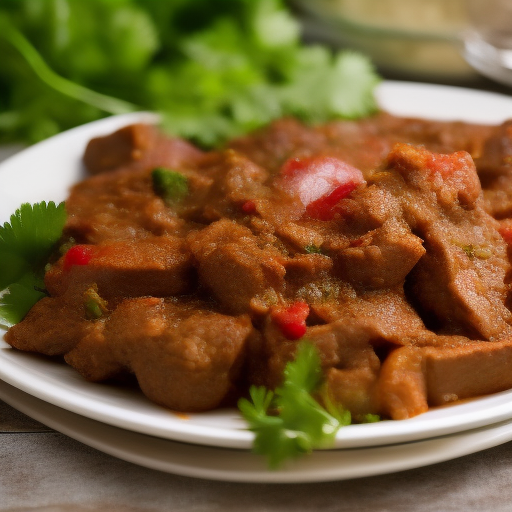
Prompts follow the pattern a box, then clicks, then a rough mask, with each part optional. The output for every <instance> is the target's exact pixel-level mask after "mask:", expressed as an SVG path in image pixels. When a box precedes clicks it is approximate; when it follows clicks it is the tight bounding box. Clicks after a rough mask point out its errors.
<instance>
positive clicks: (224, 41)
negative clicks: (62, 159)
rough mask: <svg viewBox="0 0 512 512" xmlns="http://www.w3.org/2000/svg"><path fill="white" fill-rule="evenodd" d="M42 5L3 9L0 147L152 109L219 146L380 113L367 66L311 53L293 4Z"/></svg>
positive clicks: (74, 1)
mask: <svg viewBox="0 0 512 512" xmlns="http://www.w3.org/2000/svg"><path fill="white" fill-rule="evenodd" d="M36 3H37V5H38V7H37V8H34V5H35V3H34V2H33V1H32V0H16V1H10V2H0V55H2V65H1V66H0V84H1V86H2V94H1V95H0V141H8V140H23V141H29V142H34V141H36V140H40V139H43V138H46V137H49V136H50V135H53V134H55V133H58V132H59V131H62V130H65V129H68V128H71V127H73V126H77V125H80V124H83V123H86V122H89V121H93V120H95V119H99V118H101V117H104V116H105V115H106V114H109V113H121V112H130V111H135V110H151V111H155V112H160V113H162V114H163V119H164V123H165V126H166V128H168V129H169V131H170V132H171V133H172V134H174V135H178V136H181V137H185V138H189V139H192V140H194V141H197V142H198V143H200V144H201V145H203V146H215V145H218V144H222V143H223V142H225V141H226V140H227V139H229V138H232V137H235V136H238V135H241V134H244V133H247V132H249V131H252V130H254V129H256V128H259V127H261V126H264V125H265V124H267V123H269V122H270V121H272V120H273V119H277V118H279V117H284V116H297V117H299V118H301V119H303V120H305V121H307V122H315V123H316V122H323V121H327V120H329V119H333V118H339V117H342V118H354V117H359V116H366V115H369V114H371V113H372V112H374V111H375V110H376V108H377V105H376V102H375V99H374V96H373V89H374V86H375V85H376V84H377V82H378V80H379V78H378V76H377V74H376V73H375V70H374V68H373V66H372V64H371V62H370V60H369V59H368V58H367V57H365V56H363V55H361V54H358V53H355V52H352V51H334V50H332V49H331V48H329V47H327V46H322V45H306V44H304V43H303V42H302V39H301V27H300V24H299V21H298V20H297V19H296V18H295V17H294V16H293V12H292V10H291V9H290V8H289V7H288V5H287V2H285V1H284V0H229V1H223V2H212V1H211V0H173V1H168V2H163V1H162V2H156V1H153V2H151V1H147V2H142V1H140V0H123V1H121V2H119V1H116V2H113V1H111V0H87V2H84V1H82V0H59V2H58V6H59V8H56V3H55V2H49V1H48V2H36ZM63 13H65V15H63ZM98 19H101V23H98V22H97V20H98ZM63 34H64V36H63ZM84 42H86V43H84ZM77 55H80V58H77Z"/></svg>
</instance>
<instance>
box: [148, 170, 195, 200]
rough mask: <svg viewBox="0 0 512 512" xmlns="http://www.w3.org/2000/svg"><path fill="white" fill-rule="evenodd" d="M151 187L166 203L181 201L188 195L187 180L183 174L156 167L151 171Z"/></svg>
mask: <svg viewBox="0 0 512 512" xmlns="http://www.w3.org/2000/svg"><path fill="white" fill-rule="evenodd" d="M151 179H152V181H153V189H154V191H155V193H156V194H158V195H159V196H160V197H161V198H162V199H163V200H164V201H165V202H166V203H167V204H168V205H172V204H174V203H176V202H179V201H181V200H182V199H184V198H185V197H186V196H187V195H188V180H187V177H186V176H183V174H181V173H179V172H177V171H173V170H172V169H166V168H164V167H157V168H156V169H154V170H153V171H152V172H151Z"/></svg>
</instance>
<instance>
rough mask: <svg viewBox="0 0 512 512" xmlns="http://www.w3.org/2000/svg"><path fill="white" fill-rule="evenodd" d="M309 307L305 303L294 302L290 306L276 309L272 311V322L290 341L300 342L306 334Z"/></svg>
mask: <svg viewBox="0 0 512 512" xmlns="http://www.w3.org/2000/svg"><path fill="white" fill-rule="evenodd" d="M308 315H309V306H308V305H307V304H306V303H305V302H300V301H297V302H294V303H293V304H291V305H290V306H287V307H282V308H275V309H273V310H272V311H271V313H270V316H271V318H272V321H273V322H274V323H275V324H276V325H277V327H278V328H279V329H280V331H281V332H282V334H283V336H284V337H285V338H287V339H289V340H298V339H300V338H302V336H304V334H306V318H307V317H308Z"/></svg>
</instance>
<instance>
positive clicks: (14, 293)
mask: <svg viewBox="0 0 512 512" xmlns="http://www.w3.org/2000/svg"><path fill="white" fill-rule="evenodd" d="M65 222H66V210H65V206H64V203H61V204H59V205H56V204H55V203H54V202H49V203H48V204H47V203H46V202H44V201H43V202H41V203H36V204H34V205H30V204H28V203H24V204H22V205H21V206H20V208H19V209H18V210H16V212H15V213H14V214H13V215H11V218H10V222H6V223H4V225H3V226H0V269H1V272H0V292H1V297H0V324H1V325H5V326H10V325H13V324H14V323H17V322H19V321H20V320H21V319H22V318H23V317H24V316H25V314H26V313H27V311H28V310H29V309H30V307H31V306H32V305H33V304H35V303H36V302H37V301H38V300H39V299H40V298H42V297H43V296H44V292H43V291H42V290H43V288H44V282H43V274H44V266H45V264H46V263H47V261H48V258H49V257H50V255H51V252H52V251H53V249H54V247H55V245H56V243H57V242H58V241H59V239H60V237H61V235H62V230H63V228H64V224H65ZM2 290H3V291H2Z"/></svg>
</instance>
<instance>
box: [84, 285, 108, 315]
mask: <svg viewBox="0 0 512 512" xmlns="http://www.w3.org/2000/svg"><path fill="white" fill-rule="evenodd" d="M84 308H85V318H87V319H88V320H97V319H98V318H101V317H103V316H104V315H105V314H106V313H107V312H108V303H107V301H106V300H105V299H103V298H102V297H100V295H99V293H98V286H97V285H93V286H91V287H90V288H87V290H85V292H84Z"/></svg>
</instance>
